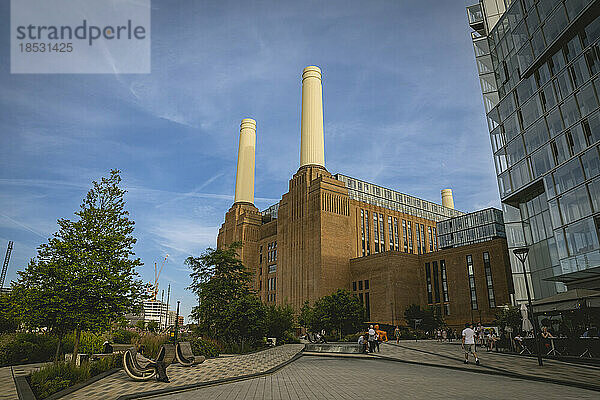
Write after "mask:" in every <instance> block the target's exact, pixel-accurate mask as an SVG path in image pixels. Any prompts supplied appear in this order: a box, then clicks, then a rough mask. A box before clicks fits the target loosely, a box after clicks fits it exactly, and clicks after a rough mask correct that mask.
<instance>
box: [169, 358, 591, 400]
mask: <svg viewBox="0 0 600 400" xmlns="http://www.w3.org/2000/svg"><path fill="white" fill-rule="evenodd" d="M532 395H533V397H535V398H539V399H545V400H548V399H597V398H598V393H597V392H593V391H589V390H585V389H579V388H573V387H567V386H560V385H554V384H549V383H543V382H531V381H527V380H522V379H515V378H507V377H504V376H495V375H483V374H476V373H473V372H467V371H455V370H448V369H442V368H434V367H428V366H421V365H410V364H403V363H396V362H391V361H386V360H381V359H376V358H371V359H359V358H345V359H343V358H325V357H314V356H304V357H302V358H300V359H299V360H297V361H294V362H293V363H291V364H289V365H288V366H286V367H284V368H282V369H281V370H279V371H278V372H276V373H274V374H271V375H268V376H265V377H260V378H254V379H249V380H245V381H241V382H235V383H229V384H224V385H218V386H211V387H206V388H202V389H198V390H192V391H187V392H179V393H174V394H170V395H166V396H161V397H160V399H164V400H167V399H168V400H179V399H181V400H192V399H212V400H225V399H231V400H233V399H248V400H251V399H289V400H294V399H298V400H300V399H369V400H372V399H387V400H391V399H457V398H472V399H520V398H530V397H532Z"/></svg>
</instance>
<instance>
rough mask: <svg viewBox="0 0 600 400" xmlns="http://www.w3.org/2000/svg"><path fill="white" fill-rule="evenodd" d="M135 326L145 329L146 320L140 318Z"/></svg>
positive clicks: (141, 329)
mask: <svg viewBox="0 0 600 400" xmlns="http://www.w3.org/2000/svg"><path fill="white" fill-rule="evenodd" d="M135 327H136V328H138V329H139V330H140V331H143V330H144V329H146V322H145V321H144V320H143V319H140V320H138V321H136V322H135Z"/></svg>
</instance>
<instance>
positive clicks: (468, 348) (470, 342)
mask: <svg viewBox="0 0 600 400" xmlns="http://www.w3.org/2000/svg"><path fill="white" fill-rule="evenodd" d="M471 326H472V325H471V324H470V323H468V322H467V323H466V324H465V329H463V331H462V348H463V350H464V351H465V364H468V363H469V353H471V354H473V357H475V364H477V365H479V358H477V352H476V351H475V331H474V330H473V329H472V328H471Z"/></svg>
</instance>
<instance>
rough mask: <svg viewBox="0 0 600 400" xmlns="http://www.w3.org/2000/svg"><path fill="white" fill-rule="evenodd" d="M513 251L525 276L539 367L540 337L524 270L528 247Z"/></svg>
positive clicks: (540, 359) (540, 354) (540, 356)
mask: <svg viewBox="0 0 600 400" xmlns="http://www.w3.org/2000/svg"><path fill="white" fill-rule="evenodd" d="M513 253H514V254H515V256H516V257H517V259H518V260H519V261H521V265H522V266H523V277H524V278H525V290H527V304H528V305H529V312H530V314H531V318H532V319H533V324H532V325H533V337H534V338H535V348H536V350H537V359H538V364H539V365H540V367H542V366H543V365H544V363H543V362H542V351H541V349H540V339H539V337H538V333H537V320H536V319H535V316H534V315H533V306H532V305H531V293H530V292H529V282H528V280H527V271H525V260H526V259H527V254H528V253H529V248H528V247H519V248H518V249H514V250H513Z"/></svg>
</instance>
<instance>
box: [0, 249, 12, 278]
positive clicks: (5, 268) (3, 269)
mask: <svg viewBox="0 0 600 400" xmlns="http://www.w3.org/2000/svg"><path fill="white" fill-rule="evenodd" d="M12 248H13V242H12V240H10V241H9V242H8V248H7V249H6V255H5V256H4V265H3V266H2V276H0V289H1V288H3V287H4V280H5V279H6V271H7V270H8V262H9V261H10V253H11V252H12Z"/></svg>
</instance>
